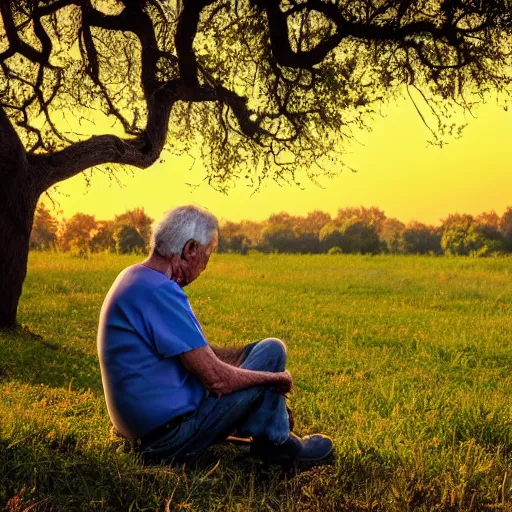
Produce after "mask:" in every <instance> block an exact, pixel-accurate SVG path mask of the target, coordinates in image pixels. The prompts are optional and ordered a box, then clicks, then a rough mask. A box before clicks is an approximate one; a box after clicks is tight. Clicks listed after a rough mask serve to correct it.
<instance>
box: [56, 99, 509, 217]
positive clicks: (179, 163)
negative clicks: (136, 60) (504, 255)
mask: <svg viewBox="0 0 512 512" xmlns="http://www.w3.org/2000/svg"><path fill="white" fill-rule="evenodd" d="M386 114H387V115H386V117H385V118H377V119H376V120H375V121H374V123H373V125H372V126H373V131H372V132H371V133H366V132H361V133H359V134H358V135H357V138H358V141H359V144H353V145H352V146H351V147H350V154H349V155H347V157H346V163H347V164H349V165H350V166H352V167H355V168H356V169H357V170H358V172H357V173H352V172H350V171H344V172H342V173H341V174H340V175H339V176H338V177H336V178H334V179H332V180H328V179H325V180H323V182H322V184H323V187H324V188H319V187H317V186H316V185H314V184H313V183H311V182H308V181H307V180H305V179H301V180H300V181H301V182H302V186H303V190H301V189H299V188H297V187H293V186H286V187H280V186H278V185H277V184H275V183H273V182H268V183H266V184H265V185H264V186H263V187H262V189H261V191H260V192H258V193H256V194H254V195H252V196H251V194H252V192H253V190H252V189H250V188H247V187H246V186H245V185H244V183H243V182H242V181H241V182H240V183H239V184H238V185H236V186H235V187H234V188H233V189H232V190H231V192H230V193H229V195H228V196H226V195H223V194H221V193H219V192H216V191H215V190H213V189H212V188H210V187H209V186H208V185H206V184H203V185H201V186H199V188H191V187H189V186H187V185H186V183H200V182H201V178H202V177H203V173H202V169H201V166H200V164H196V165H195V167H194V168H192V170H191V169H190V167H191V164H192V159H191V158H189V157H181V158H177V157H166V158H165V163H163V164H161V163H157V164H155V165H154V166H152V167H151V168H150V169H148V170H145V171H138V170H135V174H134V176H130V175H129V174H125V173H121V174H119V178H120V180H121V181H122V183H123V185H124V186H123V187H122V188H121V187H119V186H118V185H117V184H116V183H111V182H110V181H109V179H108V178H107V177H106V176H105V175H103V174H101V173H96V174H95V175H94V176H93V179H92V185H91V186H90V188H89V189H88V190H86V187H85V181H84V177H83V176H81V175H79V176H76V177H74V178H72V179H70V180H68V181H67V182H65V183H62V184H60V186H59V189H58V192H57V193H53V194H52V196H53V198H54V199H55V200H56V201H57V202H58V203H59V207H60V208H61V209H62V211H63V214H64V216H65V217H70V216H71V215H73V214H74V213H76V212H83V213H88V214H92V215H95V216H96V218H97V219H109V218H113V217H114V215H116V214H119V213H122V212H124V211H125V210H127V209H132V208H135V207H140V206H143V207H144V208H145V210H146V212H147V213H148V214H149V215H150V216H152V217H154V218H158V217H159V216H160V215H161V214H162V213H163V212H164V211H165V210H167V209H169V208H171V207H173V206H176V205H179V204H185V203H196V204H200V205H202V206H204V207H206V208H208V209H209V210H211V211H212V212H213V213H215V214H216V215H217V216H218V217H219V218H221V219H229V220H240V219H251V220H263V219H265V218H267V217H268V216H269V215H270V214H271V213H275V212H279V211H287V212H289V213H291V214H294V215H305V214H306V213H307V212H309V211H311V210H314V209H320V210H323V211H326V212H329V213H331V214H335V213H336V211H337V209H338V208H341V207H346V206H359V205H363V206H374V205H375V206H378V207H380V208H381V209H383V210H384V211H385V212H386V214H387V215H388V216H389V217H391V216H392V217H397V218H399V219H400V220H402V221H404V222H408V221H409V220H413V219H414V220H419V221H422V222H426V223H432V224H437V223H438V222H439V220H440V219H441V218H443V217H445V216H446V215H447V214H448V213H455V212H459V213H462V212H465V213H471V214H478V213H480V212H482V211H486V210H491V209H494V210H495V211H496V212H497V213H498V214H501V213H502V212H503V211H504V209H505V207H506V206H507V205H512V194H511V191H512V113H510V112H505V111H503V109H501V108H499V107H497V106H496V105H495V104H487V105H484V106H482V107H480V108H479V109H478V110H477V111H476V112H475V115H476V119H473V118H470V119H468V121H469V125H468V127H467V128H466V129H465V130H464V135H463V137H462V138H461V139H458V140H452V141H451V142H450V144H449V145H447V146H445V147H444V148H443V149H439V148H437V147H432V146H429V145H428V144H427V140H428V138H429V135H430V134H429V132H428V130H427V129H426V128H425V126H424V125H423V124H422V121H421V119H420V118H419V116H418V114H417V113H416V111H415V110H414V107H413V105H412V103H411V102H410V100H400V101H399V102H398V103H396V104H392V105H390V106H388V107H387V108H386Z"/></svg>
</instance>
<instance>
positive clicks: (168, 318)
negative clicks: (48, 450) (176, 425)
mask: <svg viewBox="0 0 512 512" xmlns="http://www.w3.org/2000/svg"><path fill="white" fill-rule="evenodd" d="M206 344H207V342H206V340H205V339H204V336H203V333H202V331H201V328H200V326H199V324H198V322H197V320H196V318H195V316H194V314H193V312H192V310H191V308H190V305H189V302H188V299H187V297H186V295H185V294H184V293H183V291H182V289H181V288H180V287H179V285H177V284H176V283H175V282H173V281H171V280H169V279H168V278H167V276H165V275H164V274H161V273H160V272H157V271H155V270H152V269H149V268H147V267H145V266H143V265H141V264H138V265H133V266H131V267H128V268H127V269H125V270H124V271H123V272H121V274H119V276H118V278H117V279H116V281H115V282H114V284H113V285H112V288H111V289H110V291H109V293H108V294H107V296H106V298H105V301H104V303H103V307H102V310H101V314H100V323H99V329H98V355H99V359H100V365H101V375H102V380H103V387H104V390H105V397H106V401H107V408H108V412H109V415H110V418H111V420H112V423H113V424H114V426H115V427H116V429H117V430H118V431H119V432H120V433H121V434H122V435H124V436H125V437H128V438H137V437H141V436H142V435H144V434H146V433H148V432H149V431H151V430H153V429H154V428H156V427H157V426H159V425H161V424H163V423H165V422H166V421H168V420H170V419H171V418H173V417H175V416H178V415H181V414H185V413H187V412H189V411H192V410H194V409H195V408H196V407H197V405H198V404H199V402H200V401H201V399H202V398H203V397H204V395H205V389H204V387H203V385H202V384H201V382H200V381H199V379H198V378H197V377H196V376H194V375H193V374H191V373H190V372H188V371H187V370H186V369H185V368H184V367H183V365H182V364H181V362H180V359H179V357H178V356H179V354H182V353H183V352H187V351H189V350H192V349H195V348H199V347H202V346H205V345H206Z"/></svg>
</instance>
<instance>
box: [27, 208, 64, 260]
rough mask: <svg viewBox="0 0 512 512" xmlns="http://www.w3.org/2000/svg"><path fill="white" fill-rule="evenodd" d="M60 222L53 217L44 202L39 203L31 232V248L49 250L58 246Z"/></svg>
mask: <svg viewBox="0 0 512 512" xmlns="http://www.w3.org/2000/svg"><path fill="white" fill-rule="evenodd" d="M58 228H59V222H58V221H57V219H55V218H54V217H52V214H51V213H50V211H49V210H48V208H46V206H45V205H44V203H39V205H38V206H37V210H36V213H35V217H34V224H33V225H32V232H31V233H30V249H35V250H48V249H55V248H56V247H57V230H58Z"/></svg>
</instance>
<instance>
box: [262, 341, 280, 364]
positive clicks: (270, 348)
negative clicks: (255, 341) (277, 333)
mask: <svg viewBox="0 0 512 512" xmlns="http://www.w3.org/2000/svg"><path fill="white" fill-rule="evenodd" d="M260 343H263V344H264V346H265V354H266V355H267V357H268V358H269V359H272V360H275V361H277V362H278V364H279V366H282V367H283V368H284V366H285V364H286V345H285V344H284V343H283V342H282V341H281V340H279V339H277V338H266V339H264V340H263V341H261V342H260Z"/></svg>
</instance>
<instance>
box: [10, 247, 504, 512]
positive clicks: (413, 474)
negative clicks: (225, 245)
mask: <svg viewBox="0 0 512 512" xmlns="http://www.w3.org/2000/svg"><path fill="white" fill-rule="evenodd" d="M136 261H138V258H136V257H128V256H127V257H124V256H123V257H121V256H94V257H92V258H91V259H89V260H82V259H74V258H71V257H68V256H65V255H61V254H51V255H49V254H31V257H30V262H29V274H28V277H27V281H26V284H25V288H24V293H23V297H22V301H21V306H20V315H19V316H20V321H21V322H22V323H23V324H24V325H25V326H26V328H25V329H22V330H18V331H16V332H11V333H8V334H6V333H4V334H0V507H7V510H9V511H11V512H13V511H18V510H20V511H21V510H28V509H30V510H66V511H67V510H133V511H135V510H191V511H207V510H219V511H231V510H232V511H252V510H254V511H268V510H272V511H303V510H304V511H306V510H307V511H310V510H312V511H315V510H318V511H323V512H324V511H344V510H375V511H402V510H403V511H405V510H425V511H430V510H474V511H479V510H512V407H511V396H512V371H511V370H512V349H511V346H510V342H511V338H512V336H511V335H512V280H511V275H512V265H511V263H512V259H510V258H503V259H485V260H479V259H472V258H429V257H413V256H407V257H400V256H395V257H392V256H376V257H365V256H348V255H342V256H328V255H319V256H284V255H266V256H261V255H256V254H254V255H249V256H245V257H244V256H239V255H215V256H214V257H213V259H212V261H211V263H210V266H209V268H208V269H207V271H206V272H205V273H204V274H203V276H201V278H200V279H199V280H198V281H197V282H196V283H194V284H193V285H192V286H191V287H190V288H189V289H188V290H187V293H188V295H189V297H190V300H191V303H192V306H193V308H194V310H195V312H196V315H197V316H198V318H199V320H200V321H201V323H202V325H203V328H204V330H205V333H206V336H207V338H208V339H209V340H211V341H212V342H215V343H218V344H224V345H239V344H244V343H249V342H251V341H254V340H258V339H262V338H265V337H267V336H276V337H278V338H281V339H282V340H283V341H285V343H286V344H287V346H288V354H289V369H290V371H291V372H292V375H293V376H294V381H295V389H294V392H293V393H292V396H291V402H292V404H293V408H294V411H295V420H296V425H297V431H298V433H299V434H309V433H313V432H318V431H321V432H324V433H327V434H328V435H330V436H332V437H333V439H334V443H335V447H336V462H335V465H334V466H325V467H321V468H317V469H313V470H311V471H307V472H304V473H301V474H298V475H283V474H282V473H281V472H280V471H279V469H278V468H274V467H270V468H266V467H262V466H261V465H260V464H259V463H258V462H257V461H254V460H248V459H244V458H240V457H238V456H237V453H236V452H235V451H234V450H233V449H232V448H230V447H222V446H220V447H215V448H212V449H210V450H209V451H208V452H207V453H206V454H205V455H204V457H203V458H202V459H201V460H200V461H199V462H198V463H197V464H196V465H195V466H194V467H187V466H186V467H185V468H171V467H165V466H157V467H143V466H142V465H141V464H140V461H139V460H138V458H137V456H136V455H135V454H134V453H131V452H130V451H129V447H127V446H126V444H125V443H123V442H122V441H121V440H120V439H119V438H117V437H116V436H115V435H114V434H113V432H112V431H111V429H110V425H109V421H108V416H107V413H106V408H105V405H104V401H103V395H102V388H101V377H100V373H99V367H98V362H97V357H96V346H95V336H96V323H97V317H98V312H99V308H100V306H101V303H102V301H103V297H104V295H105V293H106V291H107V290H108V288H109V287H110V285H111V283H112V282H113V280H114V278H115V277H116V275H117V273H118V272H119V271H120V270H121V269H122V268H124V267H126V266H127V265H130V264H132V263H135V262H136ZM33 333H36V335H34V334H33Z"/></svg>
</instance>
